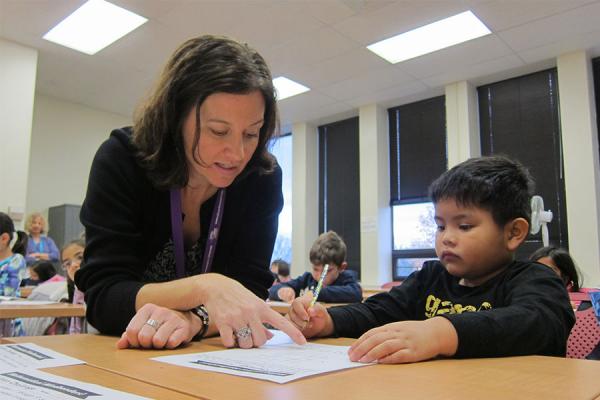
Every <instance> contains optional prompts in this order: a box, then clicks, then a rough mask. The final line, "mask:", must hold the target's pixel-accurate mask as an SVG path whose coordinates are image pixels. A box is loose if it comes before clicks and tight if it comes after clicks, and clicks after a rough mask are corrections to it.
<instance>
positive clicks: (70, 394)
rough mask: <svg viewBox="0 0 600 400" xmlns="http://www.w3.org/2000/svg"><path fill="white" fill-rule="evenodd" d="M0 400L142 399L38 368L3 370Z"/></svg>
mask: <svg viewBox="0 0 600 400" xmlns="http://www.w3.org/2000/svg"><path fill="white" fill-rule="evenodd" d="M0 399H14V400H59V399H60V400H64V399H94V400H103V399H111V400H142V399H146V397H140V396H136V395H133V394H129V393H125V392H120V391H117V390H112V389H108V388H105V387H102V386H98V385H94V384H91V383H84V382H79V381H76V380H73V379H68V378H63V377H61V376H57V375H52V374H49V373H46V372H42V371H38V370H35V369H19V370H15V369H5V368H4V366H2V367H0Z"/></svg>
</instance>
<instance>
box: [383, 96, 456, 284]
mask: <svg viewBox="0 0 600 400" xmlns="http://www.w3.org/2000/svg"><path fill="white" fill-rule="evenodd" d="M388 115H389V123H390V192H391V199H390V204H391V206H392V240H393V247H392V276H393V278H394V280H401V279H404V278H406V277H407V276H408V275H410V274H411V273H412V272H413V271H415V270H418V269H420V268H421V266H422V265H423V262H424V261H426V260H429V259H432V258H436V255H435V231H436V225H435V222H434V220H433V205H432V204H431V202H429V199H428V195H429V194H428V190H429V185H430V184H431V182H433V181H434V180H435V179H436V178H437V177H438V176H439V175H441V174H442V173H443V172H444V171H445V170H446V166H447V156H446V104H445V98H444V96H440V97H435V98H432V99H428V100H423V101H419V102H416V103H412V104H407V105H404V106H400V107H395V108H391V109H389V110H388Z"/></svg>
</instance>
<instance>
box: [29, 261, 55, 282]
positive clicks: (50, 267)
mask: <svg viewBox="0 0 600 400" xmlns="http://www.w3.org/2000/svg"><path fill="white" fill-rule="evenodd" d="M31 270H32V271H34V272H35V273H36V274H37V275H38V281H39V283H42V282H46V281H47V280H48V279H50V278H52V277H53V276H54V275H56V269H55V268H54V264H52V263H51V262H50V261H45V260H42V261H37V262H36V263H35V264H33V265H32V266H31Z"/></svg>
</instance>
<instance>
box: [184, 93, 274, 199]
mask: <svg viewBox="0 0 600 400" xmlns="http://www.w3.org/2000/svg"><path fill="white" fill-rule="evenodd" d="M264 114H265V101H264V98H263V96H262V94H261V93H260V92H259V91H254V92H250V93H248V94H230V93H215V94H212V95H210V96H208V97H207V98H206V100H204V102H203V103H202V105H201V106H200V141H199V143H198V146H197V148H196V154H195V156H196V157H195V158H196V159H194V155H193V154H192V151H193V147H194V136H195V132H196V109H195V108H194V109H192V110H191V111H190V113H189V114H188V116H187V117H186V120H185V123H184V128H183V141H184V146H185V154H186V159H187V163H188V168H189V171H190V182H189V184H190V185H191V186H194V185H196V184H198V183H201V184H204V183H206V182H208V183H209V184H210V185H212V186H215V187H218V188H223V187H227V186H229V185H231V183H232V182H233V180H234V179H235V178H236V177H237V176H238V175H239V174H240V173H241V172H242V171H243V170H244V168H245V167H246V165H247V164H248V161H250V159H251V158H252V155H253V154H254V151H255V150H256V147H257V146H258V139H259V135H260V129H261V127H262V126H263V123H264ZM196 160H198V161H196Z"/></svg>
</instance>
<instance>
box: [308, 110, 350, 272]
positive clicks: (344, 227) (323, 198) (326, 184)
mask: <svg viewBox="0 0 600 400" xmlns="http://www.w3.org/2000/svg"><path fill="white" fill-rule="evenodd" d="M329 230H332V231H335V232H336V233H337V234H338V235H340V236H341V237H342V239H344V242H345V243H346V247H347V248H348V252H347V256H346V260H347V262H348V269H350V270H353V271H355V272H356V273H357V274H358V277H359V279H360V176H359V153H358V118H357V117H356V118H350V119H347V120H344V121H338V122H334V123H331V124H328V125H322V126H319V232H325V231H329ZM315 239H316V238H315Z"/></svg>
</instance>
